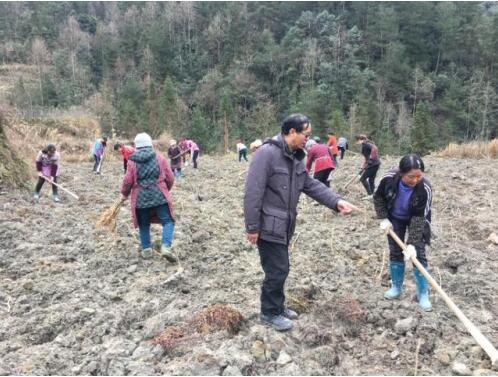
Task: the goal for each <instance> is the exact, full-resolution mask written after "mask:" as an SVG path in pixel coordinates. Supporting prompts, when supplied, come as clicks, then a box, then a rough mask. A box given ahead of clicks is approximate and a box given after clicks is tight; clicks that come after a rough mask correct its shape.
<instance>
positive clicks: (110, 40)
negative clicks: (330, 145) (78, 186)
mask: <svg viewBox="0 0 498 377" xmlns="http://www.w3.org/2000/svg"><path fill="white" fill-rule="evenodd" d="M497 41H498V13H497V12H496V5H495V3H493V2H392V3H383V2H365V3H362V2H247V3H246V2H233V3H232V2H205V3H203V2H195V3H192V2H163V3H154V2H146V3H133V2H126V3H124V2H57V3H56V2H41V3H38V2H30V3H23V2H15V3H10V2H3V3H0V61H1V62H2V63H3V64H4V66H3V67H0V69H1V70H7V71H8V72H11V68H12V66H14V67H16V69H17V70H21V71H23V72H24V73H25V74H23V75H18V74H10V76H9V77H10V80H9V82H8V83H2V86H0V92H1V90H2V89H9V93H10V94H9V95H8V96H7V97H6V98H7V100H8V101H9V102H10V104H11V105H12V106H14V107H15V108H16V109H17V110H18V111H19V112H21V113H22V114H23V115H25V116H28V117H33V116H34V117H37V116H39V114H40V113H41V112H43V111H47V109H53V108H66V107H70V106H75V105H86V106H88V107H89V108H91V109H92V111H94V112H95V113H96V114H97V115H98V117H99V119H100V122H101V124H102V127H103V130H104V132H105V133H107V134H111V132H115V133H116V134H117V135H119V136H122V137H130V136H132V135H133V134H134V133H135V132H137V131H144V130H145V131H148V132H149V133H150V134H152V135H153V136H157V135H159V134H161V133H162V132H163V131H167V132H169V133H170V134H171V135H173V136H179V135H180V134H188V135H190V136H191V137H193V138H196V139H198V141H199V142H200V143H201V144H202V145H201V147H202V148H203V150H215V149H218V150H225V149H226V148H227V146H229V145H231V143H232V141H233V140H234V139H235V138H238V137H242V138H244V139H246V140H249V139H254V138H256V137H261V136H263V135H264V136H268V134H269V133H270V132H269V131H270V130H271V129H272V127H273V125H274V124H275V123H276V122H278V121H280V120H281V119H282V118H283V116H284V115H286V114H289V113H290V112H296V111H300V112H304V113H306V114H308V115H309V116H310V117H311V119H312V122H313V124H314V125H315V133H316V134H317V135H319V136H324V134H325V131H326V130H327V129H328V128H332V129H334V131H335V132H336V133H337V134H345V135H348V136H349V137H351V136H352V135H353V134H354V133H356V132H366V133H368V134H369V135H370V136H371V138H372V139H373V140H375V141H376V142H377V143H378V144H379V146H380V147H381V149H382V150H383V151H384V152H389V153H397V154H401V153H404V152H406V151H414V152H418V153H422V154H425V153H426V152H428V151H430V150H431V149H433V148H434V147H435V146H441V145H446V144H448V142H450V141H462V140H469V139H476V138H480V139H486V138H488V137H495V136H496V131H497V129H496V127H497V126H496V125H497V124H498V122H497V120H498V119H497V117H498V111H497V110H498V109H497V106H498V104H497V88H498V75H497V72H498V71H497V67H498V66H497V65H498V56H497V54H498V45H497V43H498V42H497Z"/></svg>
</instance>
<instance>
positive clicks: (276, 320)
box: [259, 313, 294, 331]
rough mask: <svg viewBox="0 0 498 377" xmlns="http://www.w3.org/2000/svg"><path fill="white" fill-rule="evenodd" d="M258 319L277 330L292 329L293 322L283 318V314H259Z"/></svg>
mask: <svg viewBox="0 0 498 377" xmlns="http://www.w3.org/2000/svg"><path fill="white" fill-rule="evenodd" d="M259 319H260V320H261V322H264V323H266V324H268V325H271V326H273V328H275V330H277V331H287V330H290V329H292V326H294V323H293V322H292V321H291V320H290V319H289V318H285V317H284V316H283V315H281V314H279V315H272V314H263V313H260V314H259Z"/></svg>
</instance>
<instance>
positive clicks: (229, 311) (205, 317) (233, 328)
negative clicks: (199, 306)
mask: <svg viewBox="0 0 498 377" xmlns="http://www.w3.org/2000/svg"><path fill="white" fill-rule="evenodd" d="M243 322H244V317H243V316H242V314H240V312H239V311H238V310H237V309H234V308H232V307H231V306H229V305H222V304H215V305H211V306H208V307H207V308H206V309H204V310H203V311H202V312H200V313H199V314H197V315H196V316H194V318H193V319H192V321H191V323H192V324H193V325H194V327H195V329H196V331H197V332H199V333H202V334H206V333H209V332H213V331H223V330H226V331H228V332H230V333H232V334H234V333H237V332H238V331H239V330H240V328H241V326H242V324H243Z"/></svg>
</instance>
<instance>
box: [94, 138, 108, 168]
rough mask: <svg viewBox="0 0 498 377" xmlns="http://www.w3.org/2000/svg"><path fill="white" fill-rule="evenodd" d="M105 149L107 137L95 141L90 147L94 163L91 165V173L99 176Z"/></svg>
mask: <svg viewBox="0 0 498 377" xmlns="http://www.w3.org/2000/svg"><path fill="white" fill-rule="evenodd" d="M106 147H107V137H105V136H104V137H103V138H102V139H96V140H95V143H93V146H92V154H93V159H94V161H95V163H94V164H93V172H94V173H96V174H100V169H101V167H102V158H103V156H104V151H105V148H106Z"/></svg>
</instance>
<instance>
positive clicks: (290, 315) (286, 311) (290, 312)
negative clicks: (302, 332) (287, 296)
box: [282, 308, 298, 319]
mask: <svg viewBox="0 0 498 377" xmlns="http://www.w3.org/2000/svg"><path fill="white" fill-rule="evenodd" d="M282 315H283V316H284V317H285V318H288V319H297V317H298V314H297V313H296V312H295V311H294V310H292V309H289V308H285V309H284V311H283V312H282Z"/></svg>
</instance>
